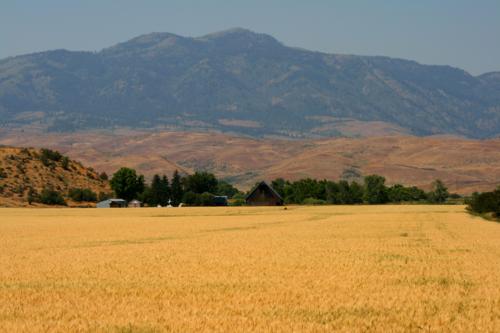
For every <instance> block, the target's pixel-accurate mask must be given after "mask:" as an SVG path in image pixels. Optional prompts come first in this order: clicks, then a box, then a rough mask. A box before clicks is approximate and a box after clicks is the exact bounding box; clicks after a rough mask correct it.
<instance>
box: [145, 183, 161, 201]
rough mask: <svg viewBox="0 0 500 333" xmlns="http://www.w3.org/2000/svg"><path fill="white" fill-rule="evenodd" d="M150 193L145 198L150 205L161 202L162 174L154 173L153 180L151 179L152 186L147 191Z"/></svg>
mask: <svg viewBox="0 0 500 333" xmlns="http://www.w3.org/2000/svg"><path fill="white" fill-rule="evenodd" d="M145 192H147V193H148V195H145V196H146V197H145V198H144V199H143V201H144V202H145V203H147V204H148V205H149V206H151V207H154V206H157V205H159V204H160V196H161V194H160V193H161V178H160V175H154V176H153V180H151V187H150V188H148V189H147V191H145Z"/></svg>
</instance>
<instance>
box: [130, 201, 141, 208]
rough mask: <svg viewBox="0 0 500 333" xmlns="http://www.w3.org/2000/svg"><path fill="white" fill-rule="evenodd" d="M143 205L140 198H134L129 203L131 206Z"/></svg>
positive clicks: (138, 206)
mask: <svg viewBox="0 0 500 333" xmlns="http://www.w3.org/2000/svg"><path fill="white" fill-rule="evenodd" d="M141 206H142V202H140V201H139V200H132V201H130V202H129V203H128V207H129V208H140V207H141Z"/></svg>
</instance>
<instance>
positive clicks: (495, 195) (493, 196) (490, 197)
mask: <svg viewBox="0 0 500 333" xmlns="http://www.w3.org/2000/svg"><path fill="white" fill-rule="evenodd" d="M469 209H470V210H471V211H473V212H475V213H479V214H485V213H493V214H495V215H496V217H500V189H497V190H496V191H493V192H484V193H474V194H473V195H472V198H471V199H470V200H469Z"/></svg>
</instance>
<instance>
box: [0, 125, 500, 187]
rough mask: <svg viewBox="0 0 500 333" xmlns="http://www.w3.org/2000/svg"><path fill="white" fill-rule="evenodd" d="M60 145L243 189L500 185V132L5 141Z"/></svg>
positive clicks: (10, 135) (106, 165)
mask: <svg viewBox="0 0 500 333" xmlns="http://www.w3.org/2000/svg"><path fill="white" fill-rule="evenodd" d="M40 142H42V143H43V145H44V146H47V147H50V148H53V149H57V150H59V151H61V152H64V153H65V154H67V155H68V156H70V157H72V158H75V159H78V160H80V161H82V162H83V163H85V164H87V165H92V166H93V167H95V168H97V169H99V170H103V171H106V172H107V173H108V174H110V175H111V174H112V173H113V172H115V171H116V170H118V169H119V168H120V167H122V166H127V167H132V168H135V169H137V170H138V172H140V173H142V174H144V175H145V176H146V177H147V178H148V177H151V176H152V175H154V174H155V173H160V174H162V173H166V174H169V175H170V174H171V173H172V172H173V171H174V170H175V169H178V170H180V171H183V172H192V171H194V170H207V171H210V172H214V173H215V174H216V175H217V176H218V177H221V178H226V179H227V180H229V181H230V182H232V183H233V184H235V185H237V186H238V187H239V188H241V189H244V190H246V189H249V188H250V187H251V186H252V185H253V184H255V182H256V181H259V180H262V179H265V180H271V179H274V178H277V177H283V178H287V179H291V180H295V179H299V178H305V177H312V178H317V179H322V178H326V179H333V180H337V179H340V178H347V179H356V178H358V179H359V178H360V177H361V176H365V175H369V174H374V173H376V174H380V175H383V176H385V177H386V178H387V182H388V183H389V184H394V183H401V184H404V185H415V186H419V187H422V188H423V189H429V188H430V185H431V183H432V182H433V181H434V180H435V179H437V178H439V179H442V180H443V181H444V182H445V184H446V185H447V186H448V187H449V189H450V191H452V192H458V193H461V194H470V193H472V192H474V191H489V190H492V189H494V188H495V187H497V186H498V185H500V139H491V140H470V139H463V138H458V137H442V136H439V137H438V136H433V137H414V136H384V137H369V138H328V139H317V140H277V139H270V138H267V139H252V138H245V137H239V136H230V135H226V134H220V133H207V132H205V133H200V132H198V133H196V132H174V131H157V132H152V131H143V132H139V131H127V130H117V131H114V132H110V131H106V132H104V131H87V132H77V133H43V132H38V133H37V132H31V133H28V132H20V131H10V132H7V131H5V132H4V133H2V134H1V135H0V144H8V145H16V146H37V145H40Z"/></svg>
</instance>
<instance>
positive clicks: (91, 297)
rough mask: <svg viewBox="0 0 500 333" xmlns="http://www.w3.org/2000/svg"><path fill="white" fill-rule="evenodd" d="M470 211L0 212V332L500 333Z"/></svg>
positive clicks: (498, 263) (492, 278)
mask: <svg viewBox="0 0 500 333" xmlns="http://www.w3.org/2000/svg"><path fill="white" fill-rule="evenodd" d="M499 286H500V224H498V223H494V222H487V221H484V220H482V219H480V218H478V217H473V216H470V215H468V214H467V213H465V210H464V207H463V206H420V205H419V206H356V207H353V206H324V207H288V209H287V210H284V208H283V207H272V208H248V207H241V208H238V207H228V208H174V209H172V208H170V209H162V208H152V209H123V210H119V209H118V210H106V209H0V331H2V332H17V331H23V332H24V331H29V332H46V331H56V332H77V331H83V332H85V331H92V332H95V331H98V332H100V331H106V332H108V331H111V332H157V331H158V332H160V331H175V332H199V331H219V332H220V331H226V332H238V331H255V332H265V331H266V332H267V331H279V332H290V331H301V332H307V331H311V332H318V331H320V332H321V331H324V332H331V331H345V332H365V331H377V332H387V331H405V332H408V331H409V332H412V331H415V332H420V331H426V332H427V331H430V332H457V331H462V332H477V331H482V332H498V331H500V288H499Z"/></svg>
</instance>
